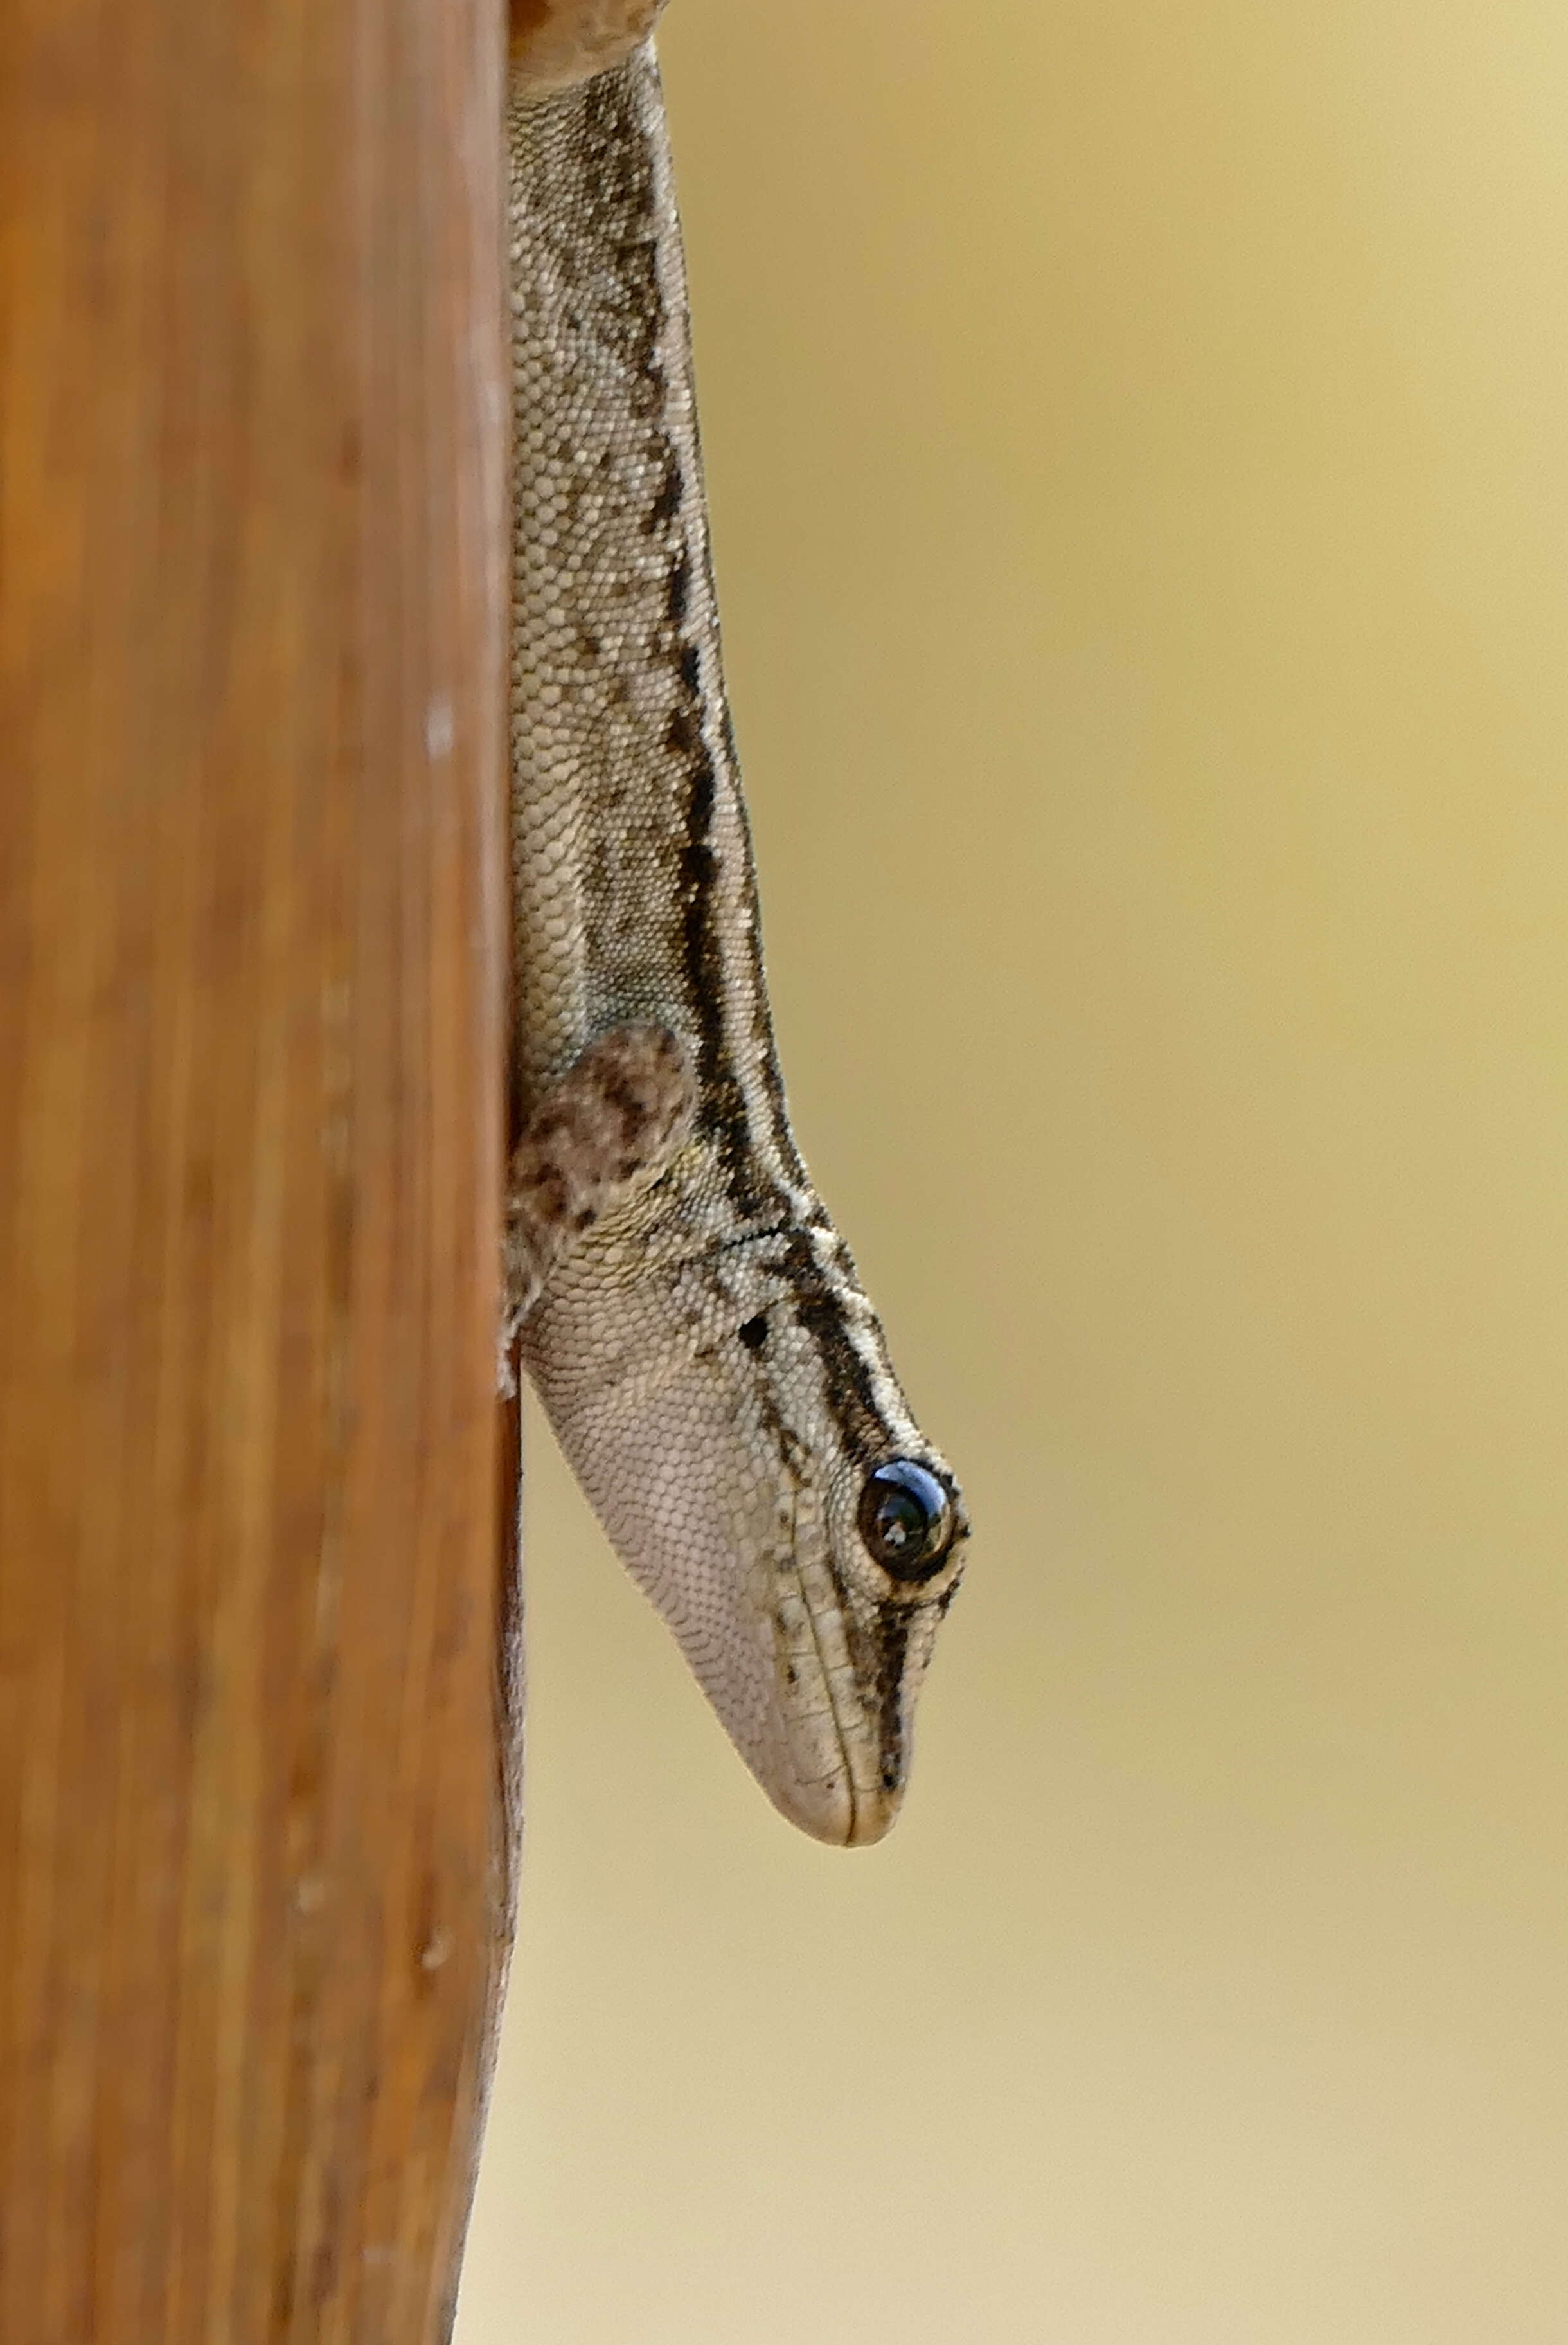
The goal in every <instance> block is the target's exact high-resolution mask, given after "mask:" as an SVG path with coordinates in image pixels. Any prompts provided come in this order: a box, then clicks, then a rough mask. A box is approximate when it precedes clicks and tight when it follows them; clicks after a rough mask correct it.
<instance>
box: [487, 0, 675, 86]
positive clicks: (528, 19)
mask: <svg viewBox="0 0 1568 2345" xmlns="http://www.w3.org/2000/svg"><path fill="white" fill-rule="evenodd" d="M663 7H664V0H511V11H510V19H509V24H508V46H509V48H510V50H511V72H512V78H513V80H514V82H516V83H518V84H519V85H520V86H521V88H522V89H523V90H524V91H526V92H529V93H534V92H538V93H539V94H540V95H543V93H544V92H546V91H548V90H552V89H570V88H571V87H572V85H573V83H575V82H580V81H589V80H592V76H594V75H595V74H599V73H604V72H606V71H607V70H608V69H609V67H610V66H618V65H619V64H620V63H621V61H622V58H623V57H627V56H631V54H632V50H633V49H634V48H635V47H636V46H637V44H638V42H639V41H645V40H646V39H647V37H648V36H649V34H650V33H651V32H652V29H653V25H654V23H655V20H656V19H657V18H658V17H659V16H660V15H662V14H663Z"/></svg>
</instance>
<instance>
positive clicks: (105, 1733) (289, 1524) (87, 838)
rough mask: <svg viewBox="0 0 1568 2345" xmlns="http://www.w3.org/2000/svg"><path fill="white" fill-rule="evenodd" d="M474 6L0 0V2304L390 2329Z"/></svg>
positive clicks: (491, 934) (417, 1930)
mask: <svg viewBox="0 0 1568 2345" xmlns="http://www.w3.org/2000/svg"><path fill="white" fill-rule="evenodd" d="M500 58H501V30H500V24H499V8H497V7H491V6H488V5H482V0H312V5H309V7H306V6H301V5H295V0H252V5H249V6H248V7H245V8H225V7H215V6H213V5H212V4H211V0H7V5H6V6H5V10H4V11H3V12H0V239H3V241H0V467H3V472H0V594H3V611H0V769H3V789H0V2339H4V2340H5V2345H77V2341H78V2340H89V2339H90V2340H107V2345H155V2340H157V2341H158V2345H162V2340H179V2345H228V2341H229V2340H233V2345H249V2340H282V2339H289V2340H296V2339H298V2340H304V2339H309V2340H316V2339H334V2340H336V2339H355V2340H367V2345H369V2340H374V2345H414V2340H426V2339H434V2338H437V2337H439V2336H440V2335H441V2334H442V2333H443V2330H444V2328H445V2325H446V2322H447V2320H448V2317H449V2306H450V2291H451V2288H452V2285H453V2280H454V2275H455V2265H456V2258H457V2252H458V2248H459V2244H460V2232H461V2226H462V2221H463V2218H464V2214H465V2211H466V2202H467V2193H468V2188H469V2181H470V2164H471V2159H472V2157H473V2154H474V2147H475V2143H474V2131H475V2123H476V2117H475V2108H476V2093H477V2084H478V2076H479V2071H480V2066H481V2060H482V2052H483V2044H484V2034H485V2028H486V2025H487V2013H488V2005H489V2000H490V1997H491V1992H492V1987H493V1981H494V1976H495V1971H496V1965H497V1959H498V1954H499V1953H500V1950H501V1945H502V1943H503V1937H504V1928H505V1914H504V1908H505V1894H504V1888H503V1883H502V1870H503V1868H502V1865H501V1849H500V1820H499V1813H498V1801H497V1793H496V1786H497V1775H498V1771H497V1751H496V1729H495V1717H494V1707H495V1706H494V1702H493V1699H492V1682H493V1673H494V1655H495V1635H496V1616H497V1558H498V1541H499V1538H500V1535H501V1534H500V1527H499V1526H498V1521H497V1504H496V1493H497V1488H498V1477H497V1422H496V1409H495V1406H494V1403H493V1400H492V1398H491V1388H492V1377H493V1334H492V1330H493V1324H494V1308H495V1290H494V1280H495V1271H496V1264H497V1236H496V1233H497V1223H498V1189H499V1171H500V1162H501V1099H500V1083H499V1070H500V1067H501V1008H502V1000H501V993H502V986H501V977H502V971H501V955H502V942H501V939H502V935H503V916H502V886H503V864H502V857H501V850H502V829H501V810H500V803H499V792H500V787H501V611H502V604H501V589H502V583H503V572H502V563H503V548H502V543H501V529H502V514H503V500H502V496H501V433H502V428H503V425H502V417H503V403H502V398H501V362H500V361H501V340H500V324H499V299H500V268H499V254H500V249H501V248H500V239H499V231H498V217H499V215H498V202H499V174H500V146H501V139H500V86H499V69H500Z"/></svg>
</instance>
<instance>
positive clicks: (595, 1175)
mask: <svg viewBox="0 0 1568 2345" xmlns="http://www.w3.org/2000/svg"><path fill="white" fill-rule="evenodd" d="M695 1102H696V1078H695V1075H694V1072H693V1066H692V1057H691V1053H690V1051H688V1050H687V1048H686V1046H685V1044H684V1043H683V1041H681V1040H680V1039H679V1037H678V1036H677V1035H675V1034H673V1033H672V1032H671V1031H670V1030H669V1028H668V1027H667V1026H618V1027H616V1028H615V1029H614V1030H612V1032H610V1033H608V1034H603V1035H601V1037H600V1038H599V1040H598V1041H596V1042H592V1043H590V1045H589V1047H588V1049H587V1050H586V1051H583V1053H582V1056H581V1058H579V1059H578V1060H576V1061H574V1063H573V1064H572V1066H571V1067H570V1068H569V1069H568V1071H567V1072H566V1073H565V1074H564V1075H562V1077H561V1081H559V1082H558V1083H556V1084H555V1085H554V1086H553V1087H552V1089H551V1091H548V1092H547V1093H546V1095H545V1097H544V1098H543V1100H541V1102H540V1104H539V1106H538V1107H537V1108H536V1109H535V1111H534V1112H533V1114H532V1115H531V1117H530V1119H529V1122H528V1124H527V1126H526V1128H525V1129H524V1132H523V1135H522V1138H521V1140H520V1141H519V1142H518V1144H517V1147H516V1148H515V1150H514V1151H513V1152H512V1160H511V1183H510V1187H509V1193H508V1199H507V1235H506V1266H507V1275H508V1282H509V1293H510V1295H511V1303H512V1309H513V1315H514V1317H515V1318H516V1319H519V1320H521V1318H522V1317H524V1316H525V1315H526V1314H527V1313H528V1311H529V1310H530V1309H531V1307H532V1304H533V1303H534V1302H535V1301H536V1300H537V1298H538V1296H539V1294H540V1293H541V1290H542V1288H543V1286H544V1284H545V1282H546V1280H547V1279H548V1278H549V1276H550V1274H551V1270H552V1269H553V1268H554V1266H555V1264H556V1263H557V1262H558V1261H559V1260H560V1259H561V1255H562V1254H563V1253H564V1252H565V1250H566V1248H567V1247H568V1246H569V1245H570V1244H571V1242H572V1239H573V1238H574V1237H580V1236H581V1235H582V1233H584V1232H585V1231H587V1230H590V1229H592V1226H593V1224H594V1223H595V1222H597V1221H598V1220H599V1219H600V1217H601V1216H602V1214H604V1213H609V1212H610V1211H612V1209H613V1208H614V1207H615V1206H617V1205H622V1204H624V1203H627V1202H628V1201H629V1199H630V1197H631V1196H632V1194H633V1193H634V1192H635V1190H636V1188H637V1186H638V1184H639V1183H642V1182H645V1181H647V1180H650V1179H652V1177H653V1176H654V1175H655V1174H656V1173H659V1172H660V1171H661V1170H662V1169H663V1166H664V1165H665V1164H667V1163H668V1162H669V1161H670V1159H671V1158H672V1157H673V1155H674V1153H675V1152H676V1151H677V1150H678V1148H679V1147H680V1145H681V1142H682V1141H683V1139H684V1138H685V1136H686V1133H687V1132H689V1130H690V1129H691V1123H692V1116H693V1108H694V1106H695Z"/></svg>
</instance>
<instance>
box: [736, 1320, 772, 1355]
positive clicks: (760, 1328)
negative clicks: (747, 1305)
mask: <svg viewBox="0 0 1568 2345" xmlns="http://www.w3.org/2000/svg"><path fill="white" fill-rule="evenodd" d="M735 1333H736V1335H738V1336H739V1337H740V1339H741V1341H742V1343H743V1344H744V1345H745V1347H746V1349H747V1351H748V1352H760V1351H761V1350H762V1348H763V1345H764V1344H765V1343H766V1342H767V1340H768V1319H767V1313H766V1312H765V1311H759V1312H758V1313H757V1315H756V1317H755V1318H754V1319H746V1320H744V1321H743V1322H742V1324H741V1325H740V1326H738V1327H737V1328H736V1330H735Z"/></svg>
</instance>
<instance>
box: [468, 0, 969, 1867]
mask: <svg viewBox="0 0 1568 2345" xmlns="http://www.w3.org/2000/svg"><path fill="white" fill-rule="evenodd" d="M659 5H660V0H513V7H512V14H511V63H510V75H509V86H508V98H507V144H508V169H509V184H508V196H507V215H506V226H507V242H508V298H509V305H510V309H509V330H510V337H511V397H512V424H513V438H512V476H511V494H512V515H511V685H510V746H511V884H512V910H513V923H514V935H513V939H512V942H513V960H514V1007H513V1017H512V1032H511V1048H512V1061H513V1065H512V1072H513V1080H514V1083H515V1086H516V1091H517V1095H518V1101H519V1112H520V1117H521V1136H520V1138H519V1140H518V1142H517V1146H516V1149H515V1152H514V1153H513V1156H512V1159H511V1166H510V1171H509V1180H508V1190H507V1225H506V1233H505V1240H504V1260H505V1285H506V1310H507V1322H506V1332H507V1335H508V1337H509V1339H510V1338H511V1337H513V1336H515V1338H516V1340H517V1344H518V1348H519V1354H520V1357H521V1364H522V1365H523V1366H524V1368H525V1369H526V1371H527V1373H528V1376H529V1377H530V1380H531V1383H532V1385H533V1387H534V1389H535V1391H536V1392H537V1394H538V1396H539V1397H540V1399H541V1402H542V1404H543V1406H544V1408H545V1411H546V1413H547V1415H548V1416H549V1418H550V1420H551V1425H552V1426H553V1427H554V1430H555V1433H556V1436H557V1437H558V1439H559V1441H560V1444H561V1449H562V1451H563V1452H564V1454H565V1457H566V1458H567V1460H568V1462H569V1464H570V1465H571V1467H572V1471H573V1473H574V1474H575V1476H576V1477H577V1480H578V1482H579V1484H580V1486H581V1487H582V1489H583V1491H584V1493H585V1494H586V1496H587V1497H588V1499H589V1501H590V1503H591V1504H592V1507H593V1508H594V1510H595V1512H596V1513H597V1515H598V1517H599V1519H600V1521H601V1523H602V1526H603V1528H604V1530H605V1532H606V1534H607V1535H608V1538H609V1540H610V1543H611V1545H612V1547H613V1548H614V1549H615V1551H616V1553H617V1554H618V1555H619V1557H620V1558H621V1560H622V1563H623V1564H624V1565H625V1566H626V1568H627V1569H628V1570H629V1572H630V1573H631V1575H632V1579H634V1580H636V1581H637V1583H638V1584H639V1585H640V1586H641V1587H642V1589H643V1590H644V1591H645V1593H646V1594H647V1595H648V1596H649V1597H650V1598H651V1599H652V1602H653V1604H654V1605H655V1607H656V1608H657V1609H658V1611H659V1612H660V1614H661V1615H662V1617H663V1619H664V1621H665V1623H666V1625H667V1626H668V1628H669V1629H671V1630H672V1631H673V1634H674V1636H675V1639H676V1640H677V1642H678V1643H679V1645H680V1648H681V1650H682V1651H683V1654H684V1656H685V1659H686V1660H687V1662H688V1663H689V1665H690V1667H691V1669H692V1671H693V1674H694V1676H695V1677H696V1679H697V1680H698V1683H699V1684H700V1686H701V1687H702V1689H703V1691H704V1693H705V1694H706V1695H707V1697H708V1700H710V1702H711V1703H712V1704H713V1709H714V1710H715V1711H716V1712H717V1713H718V1716H719V1719H720V1720H721V1721H722V1723H723V1726H724V1728H725V1729H726V1731H728V1733H729V1735H730V1738H731V1740H732V1741H733V1743H734V1745H735V1747H736V1749H737V1750H738V1751H739V1752H740V1754H741V1756H742V1758H743V1759H744V1761H745V1762H746V1764H747V1765H748V1766H749V1768H750V1769H751V1771H752V1772H753V1774H754V1776H755V1777H756V1779H757V1781H758V1782H759V1783H760V1784H761V1786H762V1788H763V1789H764V1792H766V1793H767V1794H768V1796H769V1798H770V1799H771V1800H772V1801H773V1802H774V1805H775V1807H777V1808H778V1809H779V1810H780V1811H781V1812H783V1813H784V1815H785V1816H787V1817H788V1818H790V1819H791V1821H792V1822H794V1823H796V1824H798V1825H800V1826H801V1827H802V1828H803V1829H804V1831H806V1832H809V1833H811V1834H813V1835H814V1837H815V1838H817V1839H818V1840H821V1841H824V1842H828V1843H835V1844H837V1845H840V1846H850V1847H854V1846H863V1845H865V1844H867V1843H872V1842H875V1841H876V1840H878V1839H880V1838H881V1837H882V1835H883V1834H884V1833H885V1832H886V1831H887V1829H888V1827H889V1825H890V1824H891V1823H892V1822H893V1821H894V1818H895V1815H896V1814H897V1812H898V1808H899V1804H900V1801H901V1799H902V1796H903V1792H904V1789H905V1782H906V1780H907V1776H908V1770H909V1761H910V1751H911V1736H912V1723H913V1715H914V1709H915V1702H916V1695H917V1693H918V1691H919V1689H920V1685H921V1681H922V1680H923V1678H924V1677H925V1674H926V1665H927V1662H928V1660H929V1659H930V1655H931V1650H932V1644H933V1640H934V1639H935V1637H936V1631H937V1629H938V1627H939V1626H940V1624H941V1621H942V1619H943V1618H944V1616H945V1614H946V1611H947V1609H948V1607H949V1605H950V1604H951V1603H952V1600H953V1597H954V1594H955V1591H956V1589H957V1586H958V1581H959V1577H960V1574H961V1571H962V1568H963V1562H964V1555H965V1542H966V1537H967V1534H968V1519H967V1516H966V1510H965V1505H964V1500H963V1497H962V1496H961V1494H960V1491H959V1488H958V1485H957V1483H956V1480H955V1478H954V1476H953V1473H952V1471H951V1469H950V1468H949V1467H948V1466H947V1464H946V1460H945V1459H944V1458H943V1457H942V1456H941V1455H940V1454H939V1452H938V1451H937V1450H936V1449H935V1448H934V1447H932V1445H931V1443H930V1442H929V1441H928V1440H927V1439H926V1436H925V1435H924V1434H923V1433H922V1432H921V1430H920V1428H919V1426H917V1425H916V1421H915V1419H914V1417H913V1416H912V1415H911V1413H910V1409H909V1406H908V1404H907V1402H906V1401H905V1396H904V1393H903V1391H902V1388H901V1387H900V1386H899V1384H898V1381H897V1378H896V1377H895V1374H894V1371H893V1368H892V1365H891V1364H890V1362H889V1359H888V1355H887V1348H886V1344H885V1339H884V1335H883V1331H882V1327H881V1324H880V1322H879V1321H878V1319H877V1317H876V1315H875V1311H874V1310H873V1308H872V1306H871V1304H870V1303H869V1301H868V1300H867V1298H866V1296H865V1292H864V1290H863V1288H862V1286H861V1284H860V1280H859V1277H858V1275H857V1274H856V1271H855V1264H854V1261H853V1259H852V1257H851V1255H850V1253H849V1249H848V1247H847V1246H846V1245H845V1241H844V1239H843V1238H842V1237H841V1236H840V1234H839V1233H838V1231H837V1230H836V1228H835V1225H834V1223H833V1222H832V1220H831V1219H830V1217H829V1215H828V1213H827V1211H826V1209H825V1207H824V1205H823V1203H822V1201H821V1199H820V1198H819V1196H818V1195H817V1193H816V1191H815V1189H814V1186H813V1185H812V1183H811V1180H810V1177H809V1176H808V1174H807V1173H806V1169H805V1166H804V1163H803V1162H802V1160H801V1156H800V1153H799V1151H798V1149H797V1147H796V1144H795V1141H794V1134H793V1132H792V1130H791V1125H790V1119H789V1113H788V1110H787V1106H786V1103H785V1098H784V1085H783V1081H782V1079H781V1076H780V1072H779V1064H778V1057H777V1052H776V1050H775V1047H774V1032H773V1023H772V1019H771V1016H770V1012H769V1008H768V999H767V991H766V987H765V983H764V966H763V955H762V939H761V930H760V926H759V920H758V911H757V892H756V878H755V872H754V861H753V854H752V846H751V839H750V834H749V830H748V826H747V820H746V814H745V807H744V800H743V798H742V795H741V785H740V776H739V769H738V765H737V760H736V754H735V745H734V737H733V731H732V727H731V722H730V716H729V710H728V706H727V702H726V697H725V691H724V683H723V672H722V667H721V660H720V644H719V626H718V614H717V610H716V606H715V601H714V589H713V566H712V561H711V557H710V548H709V533H708V517H707V509H706V503H705V497H704V491H703V471H702V462H701V455H700V450H699V444H698V434H697V417H696V409H695V404H694V398H693V374H692V355H691V340H690V330H689V320H688V313H687V296H686V279H685V263H684V258H683V246H682V239H681V229H680V221H679V217H678V214H677V210H676V206H675V197H674V188H673V178H672V174H671V161H670V147H669V137H668V131H667V127H666V122H665V113H664V102H663V90H662V86H661V82H660V77H659V67H658V63H657V59H656V56H655V53H654V46H653V36H652V24H653V19H654V17H655V16H656V15H658V13H659Z"/></svg>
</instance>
